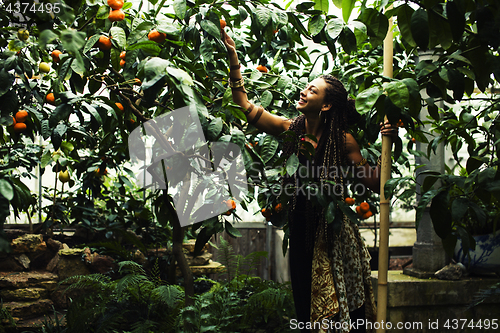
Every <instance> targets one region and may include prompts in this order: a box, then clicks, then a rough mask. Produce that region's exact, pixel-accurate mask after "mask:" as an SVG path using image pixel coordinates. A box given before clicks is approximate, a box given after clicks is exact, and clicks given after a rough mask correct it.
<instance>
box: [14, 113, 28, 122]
mask: <svg viewBox="0 0 500 333" xmlns="http://www.w3.org/2000/svg"><path fill="white" fill-rule="evenodd" d="M26 119H28V112H27V111H26V110H21V111H17V113H16V121H17V122H18V123H24V122H25V121H26Z"/></svg>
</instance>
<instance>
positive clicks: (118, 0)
mask: <svg viewBox="0 0 500 333" xmlns="http://www.w3.org/2000/svg"><path fill="white" fill-rule="evenodd" d="M123 3H124V1H123V0H108V6H109V7H111V8H113V9H121V8H122V7H123Z"/></svg>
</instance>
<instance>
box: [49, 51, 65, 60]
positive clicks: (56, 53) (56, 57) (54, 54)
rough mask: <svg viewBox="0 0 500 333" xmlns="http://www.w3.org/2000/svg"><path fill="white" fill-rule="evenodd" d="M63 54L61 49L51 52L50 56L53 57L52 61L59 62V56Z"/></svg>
mask: <svg viewBox="0 0 500 333" xmlns="http://www.w3.org/2000/svg"><path fill="white" fill-rule="evenodd" d="M61 54H62V52H61V51H59V50H54V51H52V53H51V54H50V56H51V57H52V61H53V62H59V60H60V59H59V56H60V55H61Z"/></svg>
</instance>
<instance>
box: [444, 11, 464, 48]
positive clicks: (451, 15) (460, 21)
mask: <svg viewBox="0 0 500 333" xmlns="http://www.w3.org/2000/svg"><path fill="white" fill-rule="evenodd" d="M446 16H447V17H448V22H449V23H450V28H451V34H452V35H453V39H455V40H456V41H460V40H461V39H462V34H463V33H464V29H465V15H464V14H463V13H462V12H461V11H460V9H459V6H458V4H457V2H456V1H446Z"/></svg>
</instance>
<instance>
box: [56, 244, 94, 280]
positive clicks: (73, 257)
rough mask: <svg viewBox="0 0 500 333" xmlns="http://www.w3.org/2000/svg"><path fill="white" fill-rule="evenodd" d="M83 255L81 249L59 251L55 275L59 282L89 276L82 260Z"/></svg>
mask: <svg viewBox="0 0 500 333" xmlns="http://www.w3.org/2000/svg"><path fill="white" fill-rule="evenodd" d="M83 253H84V250H83V249H68V250H59V262H58V263H57V274H58V275H59V279H60V280H65V279H67V278H69V277H70V276H75V275H87V274H90V271H89V269H88V268H87V266H86V265H85V262H84V261H83V260H82V259H83V258H82V256H83Z"/></svg>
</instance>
